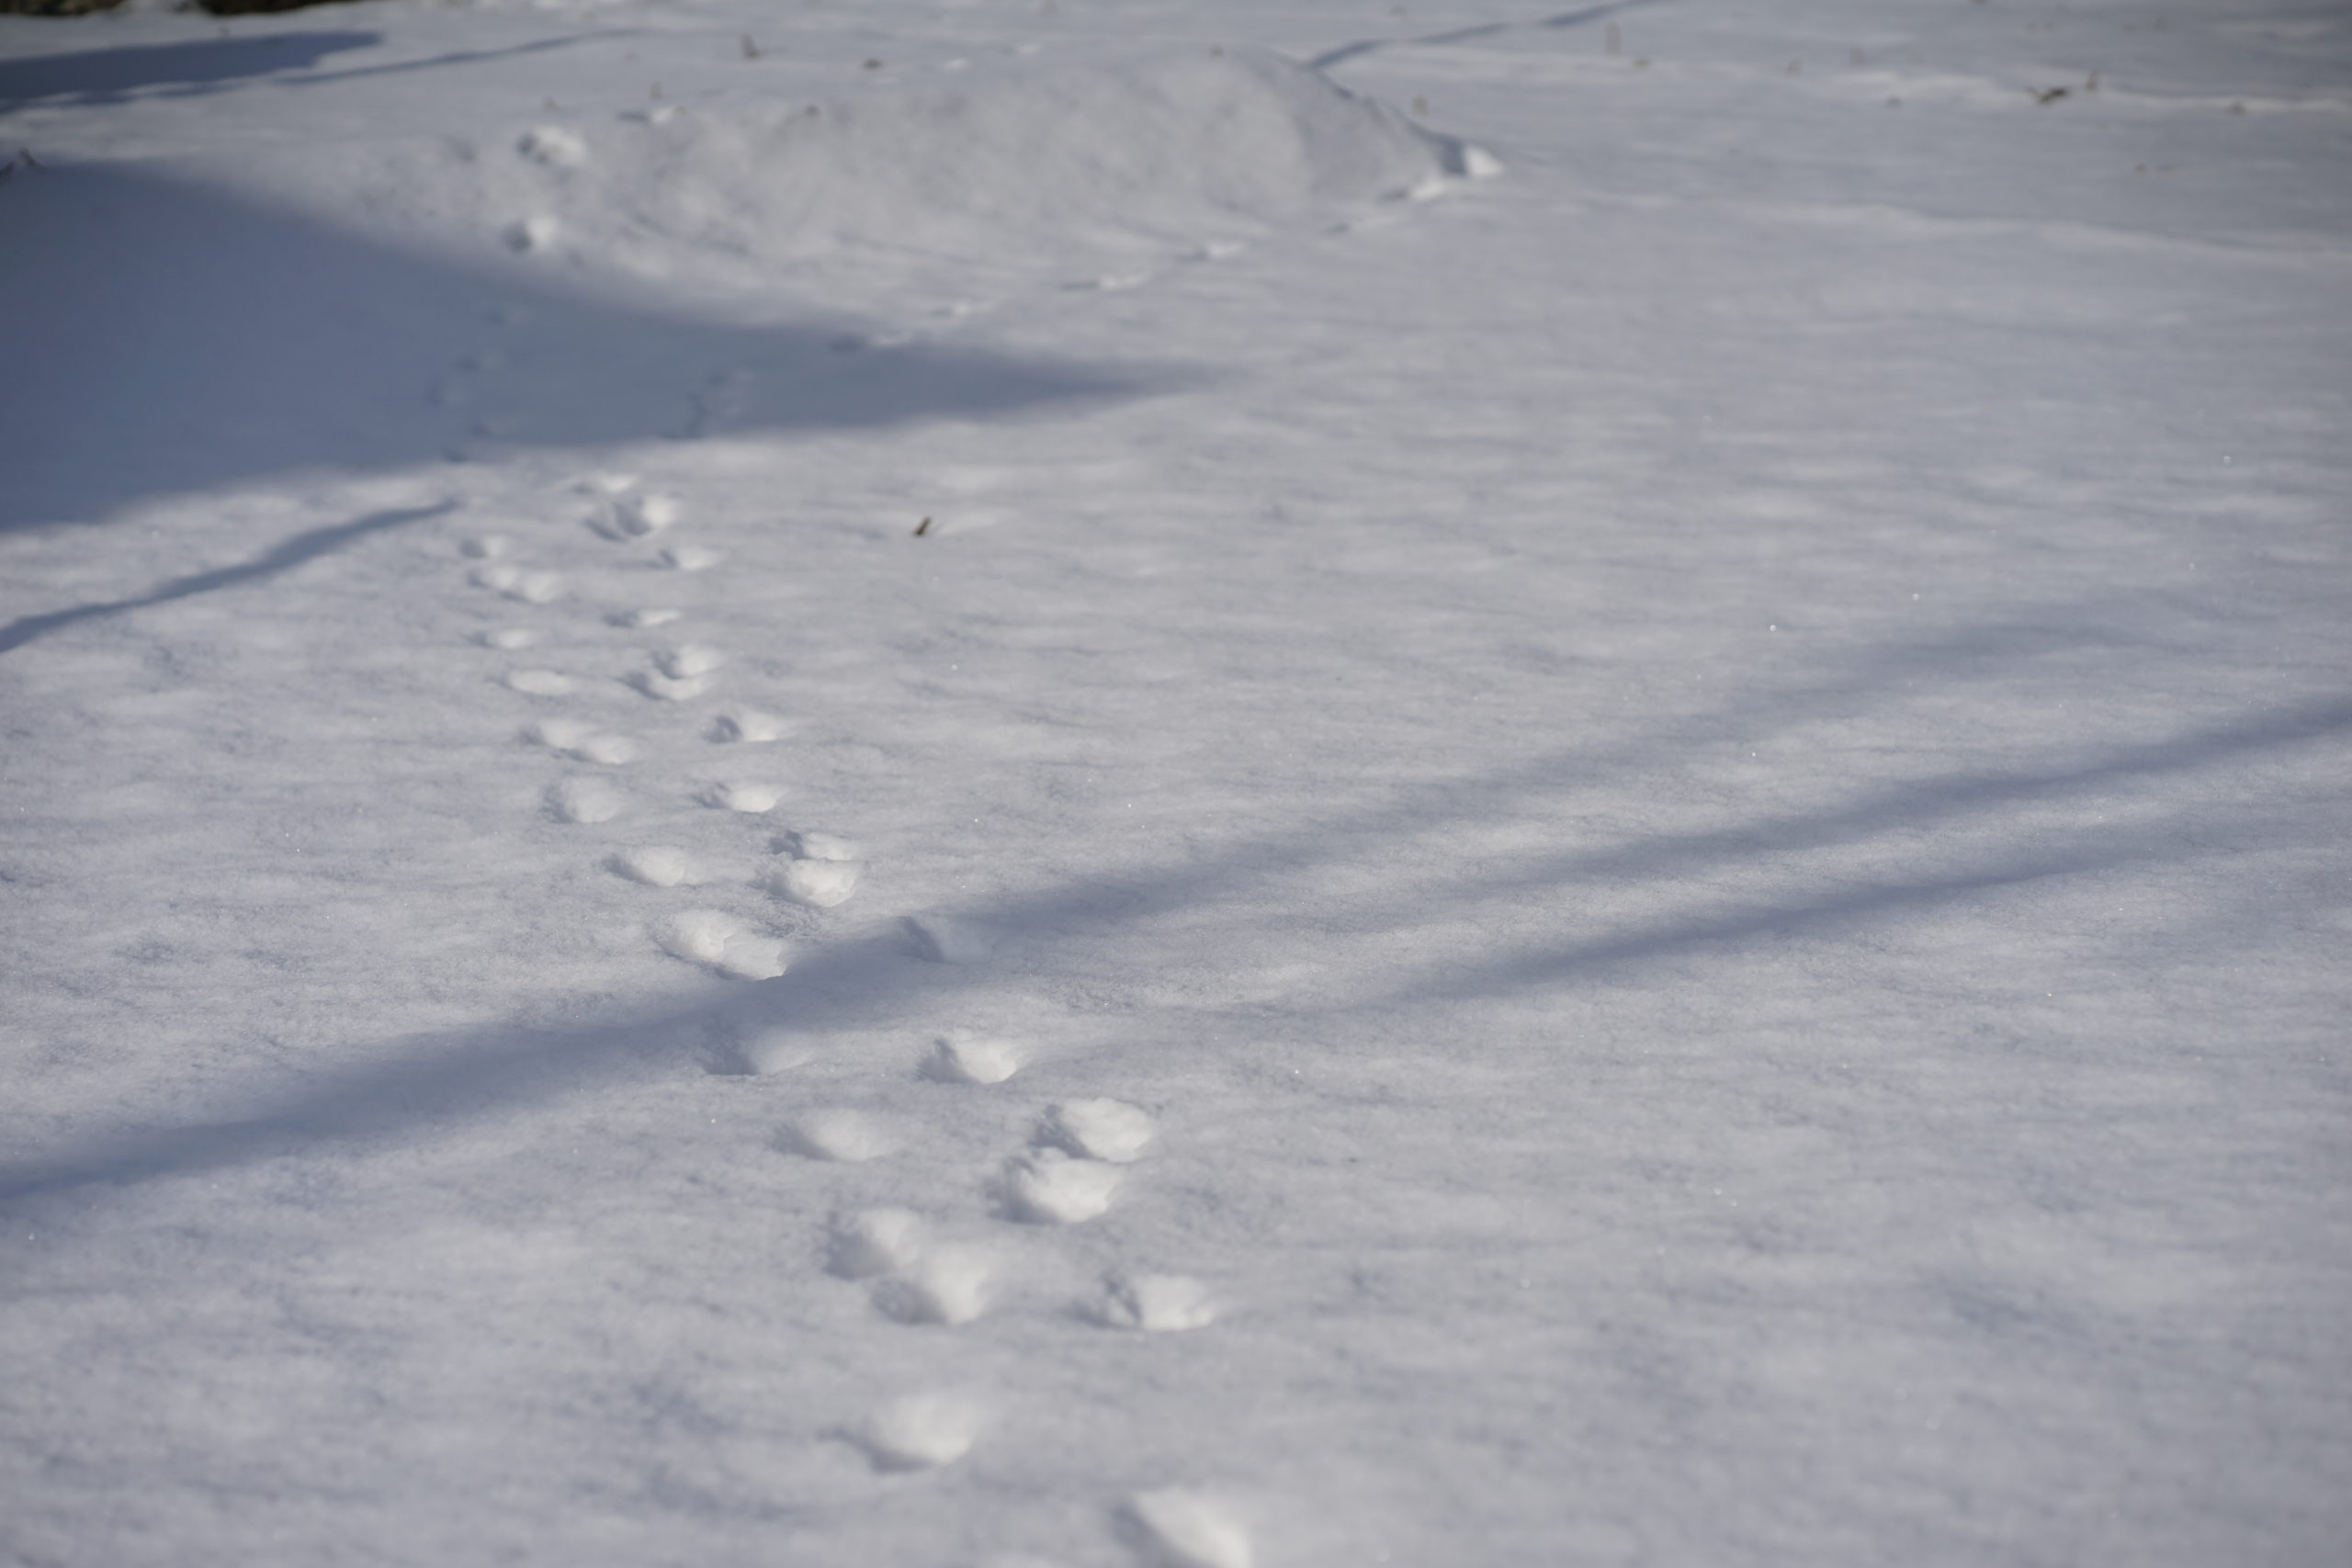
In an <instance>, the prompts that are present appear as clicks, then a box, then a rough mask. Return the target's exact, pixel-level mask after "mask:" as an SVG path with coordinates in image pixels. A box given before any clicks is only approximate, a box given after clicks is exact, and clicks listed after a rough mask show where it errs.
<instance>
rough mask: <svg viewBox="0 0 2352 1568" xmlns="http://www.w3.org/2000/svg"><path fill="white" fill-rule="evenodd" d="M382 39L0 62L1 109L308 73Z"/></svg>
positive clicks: (212, 44) (255, 42)
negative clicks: (337, 56)
mask: <svg viewBox="0 0 2352 1568" xmlns="http://www.w3.org/2000/svg"><path fill="white" fill-rule="evenodd" d="M382 41H383V35H382V34H381V33H363V32H352V31H344V32H332V33H327V32H319V33H277V34H272V35H268V36H264V37H254V38H241V39H190V40H188V41H187V42H185V43H159V44H140V45H134V46H130V47H125V48H121V49H87V50H77V51H74V52H72V53H70V54H36V55H30V56H28V57H25V58H22V59H17V60H0V112H5V110H6V108H8V107H13V106H15V105H17V104H24V103H30V102H33V101H35V100H38V99H42V98H65V97H70V98H73V99H75V100H77V101H79V102H82V103H109V102H112V101H114V100H117V99H119V98H122V97H125V96H129V95H130V94H132V93H136V92H139V91H141V89H143V88H148V87H174V88H210V87H213V86H217V85H220V84H222V83H228V82H242V81H245V80H247V79H248V78H251V77H254V76H267V75H271V74H274V73H277V72H280V71H301V70H307V69H309V68H311V67H312V66H315V65H317V64H318V62H320V61H322V60H323V59H325V58H326V57H327V56H328V55H330V54H339V53H342V52H343V51H345V50H353V49H367V48H369V47H371V46H373V45H375V44H379V43H381V42H382Z"/></svg>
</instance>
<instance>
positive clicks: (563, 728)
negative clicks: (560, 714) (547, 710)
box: [527, 718, 637, 767]
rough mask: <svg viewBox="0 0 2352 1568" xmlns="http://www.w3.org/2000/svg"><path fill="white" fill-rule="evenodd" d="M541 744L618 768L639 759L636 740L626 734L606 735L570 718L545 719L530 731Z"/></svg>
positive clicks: (533, 737) (585, 759) (568, 754)
mask: <svg viewBox="0 0 2352 1568" xmlns="http://www.w3.org/2000/svg"><path fill="white" fill-rule="evenodd" d="M527 733H528V734H529V735H530V737H531V739H534V740H536V741H537V742H538V743H539V744H540V745H542V746H546V747H548V748H550V749H552V750H558V751H561V752H563V753H564V754H565V755H567V756H571V757H578V758H580V759H581V760H582V761H588V762H602V763H605V765H606V766H608V767H618V766H620V765H621V764H622V763H625V762H634V761H637V742H636V741H634V740H631V739H629V738H628V736H626V735H605V734H601V733H599V732H598V731H596V730H594V729H592V728H589V727H588V726H587V725H584V724H582V723H581V722H580V721H579V720H577V719H571V718H543V719H541V720H539V722H538V723H537V724H535V725H533V726H531V728H530V729H529V731H528V732H527Z"/></svg>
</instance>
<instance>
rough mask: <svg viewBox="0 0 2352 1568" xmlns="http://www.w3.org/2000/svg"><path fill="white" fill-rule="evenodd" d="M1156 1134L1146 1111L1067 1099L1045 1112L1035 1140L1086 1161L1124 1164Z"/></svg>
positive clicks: (1122, 1103) (1108, 1102) (1105, 1102)
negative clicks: (1044, 1118)
mask: <svg viewBox="0 0 2352 1568" xmlns="http://www.w3.org/2000/svg"><path fill="white" fill-rule="evenodd" d="M1158 1133H1159V1128H1158V1126H1157V1125H1156V1124H1155V1123H1154V1122H1152V1119H1151V1115H1150V1113H1149V1112H1148V1111H1144V1110H1143V1109H1142V1108H1140V1107H1138V1106H1134V1105H1129V1104H1128V1103H1127V1102H1126V1101H1125V1100H1065V1101H1063V1102H1062V1103H1061V1104H1059V1105H1057V1106H1055V1107H1054V1108H1053V1109H1052V1110H1050V1111H1046V1123H1045V1125H1044V1126H1043V1127H1041V1128H1040V1129H1039V1130H1038V1141H1039V1142H1041V1143H1044V1144H1047V1145H1056V1146H1058V1147H1060V1148H1064V1149H1067V1150H1069V1152H1070V1153H1071V1154H1074V1155H1078V1156H1081V1157H1083V1158H1086V1159H1099V1160H1107V1161H1108V1162H1110V1163H1111V1164H1113V1165H1126V1164H1129V1163H1130V1162H1132V1161H1134V1160H1135V1159H1136V1158H1138V1157H1139V1156H1141V1155H1142V1154H1143V1151H1144V1150H1145V1149H1146V1148H1147V1147H1148V1146H1149V1145H1150V1144H1151V1140H1152V1139H1153V1138H1154V1137H1155V1136H1157V1135H1158Z"/></svg>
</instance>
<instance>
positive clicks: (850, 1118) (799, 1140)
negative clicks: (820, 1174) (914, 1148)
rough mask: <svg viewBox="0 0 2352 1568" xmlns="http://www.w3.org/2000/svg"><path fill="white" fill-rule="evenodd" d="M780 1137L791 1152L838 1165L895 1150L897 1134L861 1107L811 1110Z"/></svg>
mask: <svg viewBox="0 0 2352 1568" xmlns="http://www.w3.org/2000/svg"><path fill="white" fill-rule="evenodd" d="M784 1141H785V1145H786V1147H787V1148H790V1149H791V1150H792V1151H793V1152H794V1153H795V1154H801V1155H806V1156H809V1158H810V1159H823V1160H832V1161H835V1162H837V1163H840V1164H842V1165H860V1164H863V1163H865V1161H867V1160H870V1159H880V1158H882V1157H883V1156H885V1155H891V1154H896V1153H897V1152H898V1150H899V1138H898V1134H895V1133H894V1132H892V1131H891V1130H890V1129H889V1128H888V1127H887V1126H885V1125H884V1124H883V1123H881V1122H877V1121H876V1120H875V1119H874V1118H873V1117H871V1116H868V1115H867V1114H865V1112H864V1111H809V1112H808V1113H807V1114H806V1115H804V1116H802V1117H801V1118H800V1119H799V1120H798V1121H797V1122H794V1123H793V1124H792V1125H791V1126H790V1127H789V1128H787V1129H786V1132H785V1140H784Z"/></svg>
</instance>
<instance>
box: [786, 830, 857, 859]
mask: <svg viewBox="0 0 2352 1568" xmlns="http://www.w3.org/2000/svg"><path fill="white" fill-rule="evenodd" d="M771 847H772V848H774V849H775V852H776V853H778V854H786V855H790V856H791V857H792V858H793V859H795V860H864V859H865V849H864V848H863V847H861V846H860V845H859V844H858V843H857V841H856V840H854V839H844V838H842V837H841V836H840V835H839V834H837V833H814V832H810V831H809V830H808V829H800V830H799V831H797V832H791V833H779V834H777V835H776V837H775V843H774V844H773V845H772V846H771Z"/></svg>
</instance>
